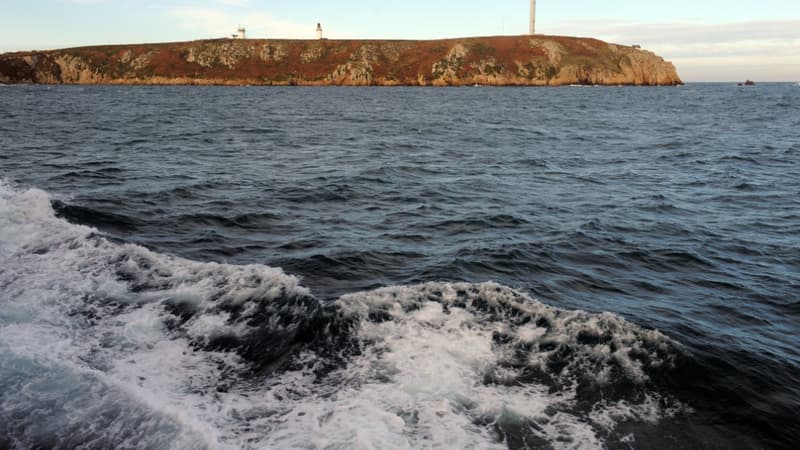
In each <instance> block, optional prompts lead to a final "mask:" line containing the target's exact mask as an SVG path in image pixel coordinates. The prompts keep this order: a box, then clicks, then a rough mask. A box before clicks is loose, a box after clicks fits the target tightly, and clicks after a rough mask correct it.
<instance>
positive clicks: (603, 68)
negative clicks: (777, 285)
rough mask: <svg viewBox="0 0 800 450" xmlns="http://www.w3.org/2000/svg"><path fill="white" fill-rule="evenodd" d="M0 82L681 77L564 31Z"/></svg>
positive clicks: (218, 47) (9, 67)
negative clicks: (559, 32)
mask: <svg viewBox="0 0 800 450" xmlns="http://www.w3.org/2000/svg"><path fill="white" fill-rule="evenodd" d="M0 83H5V84H21V83H29V84H31V83H35V84H118V85H237V86H241V85H287V86H288V85H298V86H475V85H479V86H564V85H573V84H579V85H636V86H675V85H680V84H682V81H681V79H680V77H679V76H678V74H677V71H676V70H675V66H674V65H673V64H672V63H670V62H668V61H665V60H664V59H663V58H661V57H659V56H658V55H656V54H654V53H652V52H649V51H647V50H643V49H641V48H640V47H639V46H626V45H617V44H610V43H606V42H603V41H600V40H597V39H592V38H579V37H566V36H544V35H524V36H492V37H473V38H457V39H441V40H426V41H406V40H327V39H315V40H286V39H213V40H199V41H191V42H177V43H161V44H134V45H104V46H92V47H80V48H70V49H62V50H47V51H28V52H13V53H5V54H2V55H0Z"/></svg>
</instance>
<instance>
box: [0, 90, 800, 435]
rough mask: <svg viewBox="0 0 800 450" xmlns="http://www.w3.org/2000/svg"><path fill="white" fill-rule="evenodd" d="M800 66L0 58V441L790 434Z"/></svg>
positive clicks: (798, 257) (796, 331)
mask: <svg viewBox="0 0 800 450" xmlns="http://www.w3.org/2000/svg"><path fill="white" fill-rule="evenodd" d="M798 110H800V89H797V87H796V86H793V85H791V84H774V85H760V86H756V87H754V88H747V89H745V88H737V87H735V86H730V85H713V84H700V85H689V86H685V87H681V88H648V89H642V88H553V89H504V88H501V89H472V88H468V89H425V88H396V89H395V88H391V89H383V88H381V89H372V88H324V89H315V88H290V89H283V88H197V87H192V88H188V87H187V88H182V87H175V88H166V87H136V88H131V87H86V88H84V87H41V86H40V87H19V86H4V87H2V88H0V178H2V180H3V181H2V182H1V183H0V448H2V447H11V448H31V447H40V448H42V447H43V448H51V447H52V448H73V447H75V446H78V445H83V446H85V448H110V447H117V448H348V449H349V448H512V449H516V448H554V449H562V448H564V449H567V448H665V449H666V448H669V449H672V448H791V447H792V445H793V444H795V443H796V442H798V441H800V419H799V418H798V414H797V412H798V411H799V410H800V350H799V349H800V337H799V336H800V175H798V174H800V162H799V161H800V139H798V138H797V136H798V134H797V130H799V129H800V115H798V114H797V111H798Z"/></svg>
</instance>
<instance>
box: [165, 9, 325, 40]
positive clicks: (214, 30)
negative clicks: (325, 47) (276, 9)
mask: <svg viewBox="0 0 800 450" xmlns="http://www.w3.org/2000/svg"><path fill="white" fill-rule="evenodd" d="M218 1H219V2H231V3H242V4H243V3H245V2H246V0H244V1H243V0H218ZM167 14H168V15H169V16H170V17H172V18H173V19H174V20H176V21H177V22H178V25H179V26H181V27H183V28H185V29H187V30H192V31H194V32H197V34H198V37H223V36H229V35H231V34H232V33H233V32H235V31H236V28H237V27H238V26H240V25H241V26H243V27H245V28H247V34H248V36H249V37H253V38H288V39H311V38H313V37H314V32H315V26H316V22H315V23H311V22H309V23H297V22H291V21H287V20H281V19H278V18H276V17H274V16H273V15H272V14H269V13H266V12H259V11H252V10H244V11H239V12H236V13H234V12H231V11H229V10H225V11H223V10H220V9H216V8H195V7H179V8H172V9H169V10H168V12H167Z"/></svg>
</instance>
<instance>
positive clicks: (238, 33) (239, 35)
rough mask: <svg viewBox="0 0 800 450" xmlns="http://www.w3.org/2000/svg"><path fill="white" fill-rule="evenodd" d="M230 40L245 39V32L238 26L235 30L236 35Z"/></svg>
mask: <svg viewBox="0 0 800 450" xmlns="http://www.w3.org/2000/svg"><path fill="white" fill-rule="evenodd" d="M231 39H247V30H245V29H244V27H242V26H240V27H239V28H238V29H237V30H236V34H232V35H231Z"/></svg>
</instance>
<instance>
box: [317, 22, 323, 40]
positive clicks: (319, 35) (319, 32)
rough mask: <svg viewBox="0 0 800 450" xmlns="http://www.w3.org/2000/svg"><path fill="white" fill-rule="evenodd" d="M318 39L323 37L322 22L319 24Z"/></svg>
mask: <svg viewBox="0 0 800 450" xmlns="http://www.w3.org/2000/svg"><path fill="white" fill-rule="evenodd" d="M317 39H322V24H321V23H318V24H317Z"/></svg>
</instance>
